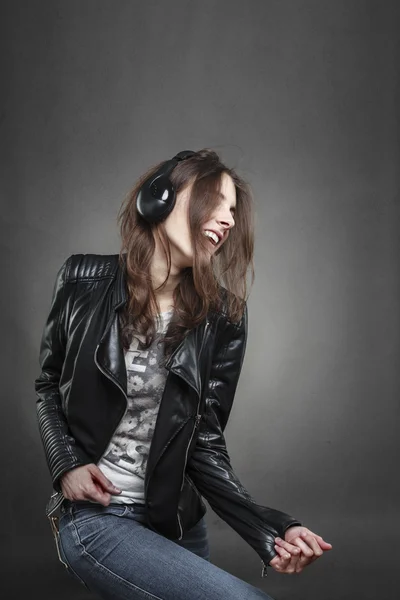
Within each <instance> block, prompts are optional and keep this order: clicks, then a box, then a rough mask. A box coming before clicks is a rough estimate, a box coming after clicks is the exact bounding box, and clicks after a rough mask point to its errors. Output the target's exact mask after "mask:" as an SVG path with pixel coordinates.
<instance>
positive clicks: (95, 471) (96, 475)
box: [90, 465, 121, 494]
mask: <svg viewBox="0 0 400 600" xmlns="http://www.w3.org/2000/svg"><path fill="white" fill-rule="evenodd" d="M90 472H91V474H92V477H93V479H95V480H96V481H97V482H98V483H99V484H100V485H101V487H102V488H103V489H104V490H106V491H107V492H110V493H117V494H120V493H121V490H120V489H119V488H117V487H116V486H115V485H114V484H113V483H112V482H111V481H110V480H109V479H107V477H106V476H105V475H104V473H103V472H102V471H101V470H100V469H99V467H98V466H97V465H94V466H93V467H92V468H91V470H90Z"/></svg>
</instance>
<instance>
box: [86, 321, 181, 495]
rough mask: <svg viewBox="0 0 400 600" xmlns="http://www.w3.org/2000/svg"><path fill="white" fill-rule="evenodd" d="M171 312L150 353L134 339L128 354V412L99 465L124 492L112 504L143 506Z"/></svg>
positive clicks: (164, 379) (163, 372)
mask: <svg viewBox="0 0 400 600" xmlns="http://www.w3.org/2000/svg"><path fill="white" fill-rule="evenodd" d="M172 312H173V311H172V310H171V311H168V312H164V313H160V314H159V315H158V316H157V336H156V337H155V339H154V341H153V344H152V345H151V346H150V348H149V349H148V350H143V349H142V344H141V343H140V341H139V340H138V339H137V337H134V338H133V340H132V343H131V345H130V348H129V350H127V351H126V352H125V364H126V369H127V391H128V403H127V409H126V411H125V415H124V416H123V418H122V420H121V422H120V424H119V425H118V428H117V429H116V431H115V433H114V435H113V437H112V439H111V441H110V443H109V445H108V447H107V449H106V451H105V453H104V455H103V456H102V458H101V459H100V460H99V462H98V463H97V465H98V467H99V469H101V471H102V472H103V473H104V475H105V476H106V477H107V478H108V479H109V480H110V481H111V482H112V483H113V484H114V485H115V486H117V487H118V488H119V489H121V490H122V492H121V494H117V495H115V496H111V500H110V502H120V503H128V504H130V503H134V502H140V503H142V504H143V503H144V476H145V472H146V465H147V459H148V456H149V450H150V443H151V438H152V436H153V432H154V427H155V424H156V418H157V413H158V408H159V405H160V401H161V397H162V393H163V391H164V386H165V381H166V378H167V374H168V372H167V370H166V369H165V367H160V366H159V361H160V359H161V358H162V356H163V344H162V342H161V343H157V342H158V341H159V339H160V338H161V337H162V336H163V334H164V333H165V332H166V330H167V327H168V323H169V321H170V319H171V317H172ZM141 339H143V338H141Z"/></svg>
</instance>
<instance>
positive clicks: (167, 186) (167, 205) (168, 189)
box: [136, 175, 176, 223]
mask: <svg viewBox="0 0 400 600" xmlns="http://www.w3.org/2000/svg"><path fill="white" fill-rule="evenodd" d="M175 200H176V192H175V188H174V186H173V184H172V182H171V180H170V179H169V177H167V176H166V175H159V176H157V175H156V176H155V177H154V176H152V177H151V178H149V179H148V180H147V181H145V183H144V184H143V185H142V187H141V188H140V190H139V193H138V195H137V198H136V208H137V211H138V213H139V214H140V216H141V217H143V219H145V220H146V221H147V222H148V223H160V222H161V221H163V220H164V219H166V218H167V217H168V215H169V214H170V212H171V211H172V209H173V208H174V206H175Z"/></svg>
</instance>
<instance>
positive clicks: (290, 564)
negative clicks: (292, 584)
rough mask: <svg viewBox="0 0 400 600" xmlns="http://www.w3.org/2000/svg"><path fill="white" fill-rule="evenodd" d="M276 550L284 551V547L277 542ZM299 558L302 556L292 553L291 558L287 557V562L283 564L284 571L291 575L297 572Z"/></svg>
mask: <svg viewBox="0 0 400 600" xmlns="http://www.w3.org/2000/svg"><path fill="white" fill-rule="evenodd" d="M275 550H276V551H277V552H282V551H284V549H283V548H281V547H280V546H278V544H275ZM297 550H299V549H298V548H297ZM299 552H300V550H299ZM299 559H300V556H296V555H293V554H291V555H290V559H289V560H287V559H286V560H285V563H284V564H283V565H282V571H283V572H284V573H287V574H289V575H291V574H292V573H295V572H296V567H297V563H298V561H299Z"/></svg>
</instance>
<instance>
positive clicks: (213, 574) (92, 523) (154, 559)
mask: <svg viewBox="0 0 400 600" xmlns="http://www.w3.org/2000/svg"><path fill="white" fill-rule="evenodd" d="M145 511H146V508H145V506H144V505H141V504H134V505H127V504H110V505H109V506H107V507H105V506H102V505H101V504H95V503H92V502H70V501H64V504H63V505H62V507H61V517H60V521H59V536H58V537H57V541H58V550H59V555H60V559H61V561H62V562H63V563H64V565H65V567H66V569H67V571H68V572H69V573H70V575H72V576H73V577H74V578H75V579H76V580H78V581H80V583H82V584H83V585H84V586H85V587H87V588H88V589H89V590H91V591H92V592H94V593H96V594H97V595H98V596H99V597H100V598H105V599H107V600H108V599H110V600H111V599H112V600H128V599H129V600H133V599H140V600H144V599H146V600H150V599H151V600H189V599H190V600H224V599H226V600H228V598H229V600H244V599H246V600H251V599H256V598H257V599H263V600H272V598H271V596H268V594H266V593H265V592H263V591H262V590H260V589H258V588H257V587H254V586H252V585H250V584H248V583H246V582H245V581H242V580H241V579H239V578H238V577H235V576H234V575H231V574H230V573H227V572H226V571H224V570H223V569H220V568H219V567H217V566H216V565H213V564H212V563H211V562H210V560H209V548H208V537H207V527H206V523H205V519H204V517H203V518H202V519H201V520H200V521H199V522H198V523H197V525H195V526H194V527H193V529H191V530H190V531H188V532H186V534H185V535H184V536H183V538H182V540H169V539H168V538H166V537H164V536H162V535H160V534H158V533H156V532H154V531H152V530H151V529H150V528H149V527H148V526H147V525H146V517H145Z"/></svg>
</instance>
